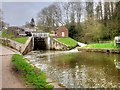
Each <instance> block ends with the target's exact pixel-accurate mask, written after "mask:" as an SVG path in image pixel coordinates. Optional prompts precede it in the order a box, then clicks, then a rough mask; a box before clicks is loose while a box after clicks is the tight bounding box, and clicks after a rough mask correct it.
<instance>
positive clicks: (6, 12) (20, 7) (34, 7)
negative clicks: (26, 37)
mask: <svg viewBox="0 0 120 90" xmlns="http://www.w3.org/2000/svg"><path fill="white" fill-rule="evenodd" d="M50 4H52V2H4V3H2V10H3V18H4V21H5V22H6V23H8V24H10V25H17V26H21V25H23V24H25V23H26V22H30V20H31V18H34V19H35V20H36V18H37V14H38V12H39V11H40V10H41V9H42V8H44V7H47V6H49V5H50Z"/></svg>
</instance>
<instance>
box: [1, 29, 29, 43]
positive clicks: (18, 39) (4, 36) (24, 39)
mask: <svg viewBox="0 0 120 90" xmlns="http://www.w3.org/2000/svg"><path fill="white" fill-rule="evenodd" d="M2 37H3V38H9V39H12V40H14V41H16V42H19V43H22V44H25V43H26V41H27V40H28V37H20V38H15V35H14V34H11V33H9V34H8V33H7V30H3V31H2Z"/></svg>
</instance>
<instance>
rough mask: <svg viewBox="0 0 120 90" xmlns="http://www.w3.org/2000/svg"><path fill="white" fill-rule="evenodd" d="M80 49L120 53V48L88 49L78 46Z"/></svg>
mask: <svg viewBox="0 0 120 90" xmlns="http://www.w3.org/2000/svg"><path fill="white" fill-rule="evenodd" d="M78 51H86V52H101V53H116V54H120V49H87V48H78Z"/></svg>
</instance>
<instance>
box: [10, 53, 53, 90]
mask: <svg viewBox="0 0 120 90" xmlns="http://www.w3.org/2000/svg"><path fill="white" fill-rule="evenodd" d="M12 64H13V66H14V69H15V71H17V72H19V73H20V74H21V75H22V77H23V79H25V81H26V82H27V83H30V84H31V85H32V86H34V87H35V88H36V89H38V90H39V89H40V88H47V89H52V88H53V86H52V85H50V84H49V83H47V82H46V79H47V77H46V75H45V73H44V72H42V71H41V70H40V69H38V68H36V67H33V66H32V65H30V64H29V63H27V62H26V59H25V58H24V57H23V56H22V55H19V54H14V55H13V56H12Z"/></svg>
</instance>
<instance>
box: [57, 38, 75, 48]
mask: <svg viewBox="0 0 120 90" xmlns="http://www.w3.org/2000/svg"><path fill="white" fill-rule="evenodd" d="M57 40H58V41H60V42H62V43H64V44H66V45H68V46H70V47H75V46H76V45H77V41H75V40H74V39H72V38H70V37H68V38H57Z"/></svg>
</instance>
